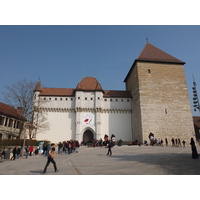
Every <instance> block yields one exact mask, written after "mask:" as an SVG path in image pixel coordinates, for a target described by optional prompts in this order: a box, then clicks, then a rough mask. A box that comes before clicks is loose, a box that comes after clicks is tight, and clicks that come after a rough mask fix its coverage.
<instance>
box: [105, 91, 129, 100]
mask: <svg viewBox="0 0 200 200" xmlns="http://www.w3.org/2000/svg"><path fill="white" fill-rule="evenodd" d="M104 92H105V93H104V95H103V97H105V98H106V97H107V98H111V97H116V98H131V97H132V96H131V93H130V92H129V91H119V90H104Z"/></svg>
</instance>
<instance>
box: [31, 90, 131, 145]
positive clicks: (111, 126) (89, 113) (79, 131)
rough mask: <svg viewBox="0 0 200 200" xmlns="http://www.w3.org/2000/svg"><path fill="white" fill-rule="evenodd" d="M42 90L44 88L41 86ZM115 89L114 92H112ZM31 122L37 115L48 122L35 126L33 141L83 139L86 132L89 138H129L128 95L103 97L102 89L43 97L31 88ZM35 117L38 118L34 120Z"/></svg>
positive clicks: (129, 106) (125, 139) (129, 112)
mask: <svg viewBox="0 0 200 200" xmlns="http://www.w3.org/2000/svg"><path fill="white" fill-rule="evenodd" d="M41 90H45V88H44V89H43V88H41ZM115 92H117V91H115ZM38 103H39V109H40V112H39V113H40V114H39V115H38V116H37V112H35V117H34V118H35V122H36V121H37V120H38V121H41V119H40V118H41V116H42V117H43V118H44V119H45V121H46V122H47V123H48V126H46V128H43V127H38V129H37V133H36V139H37V140H49V141H51V142H56V143H57V142H60V141H66V140H70V139H74V140H78V141H79V142H82V141H83V135H84V133H85V132H86V131H88V130H89V131H90V132H91V133H92V134H93V138H90V139H97V140H99V139H100V138H102V139H103V138H104V135H105V134H107V135H108V136H109V137H110V136H111V135H112V134H114V135H115V136H116V140H119V139H122V140H123V141H131V140H132V139H133V138H132V137H133V136H132V132H133V131H132V124H131V112H132V111H131V98H130V97H129V98H125V97H121V98H120V97H109V98H107V97H104V92H103V91H76V90H75V91H74V94H73V95H71V96H52V95H51V96H47V95H44V96H43V95H42V92H41V93H40V91H35V100H34V106H35V108H37V107H38ZM37 118H38V119H37Z"/></svg>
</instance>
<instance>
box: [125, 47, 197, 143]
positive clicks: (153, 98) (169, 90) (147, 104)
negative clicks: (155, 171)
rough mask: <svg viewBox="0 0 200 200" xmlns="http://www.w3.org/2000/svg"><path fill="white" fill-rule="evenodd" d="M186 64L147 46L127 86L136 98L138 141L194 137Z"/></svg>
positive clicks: (135, 129) (134, 122)
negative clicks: (151, 136) (151, 137)
mask: <svg viewBox="0 0 200 200" xmlns="http://www.w3.org/2000/svg"><path fill="white" fill-rule="evenodd" d="M184 64H185V62H183V61H181V60H178V59H177V58H175V57H173V56H171V55H169V54H167V53H165V52H164V51H162V50H160V49H158V48H157V47H155V46H153V45H151V44H149V43H146V45H145V47H144V49H143V50H142V52H141V53H140V55H139V57H138V58H137V59H136V60H135V61H134V63H133V65H132V67H131V69H130V71H129V72H128V74H127V76H126V78H125V80H124V82H125V83H126V89H127V90H128V91H130V92H131V94H132V101H133V102H132V106H133V107H132V109H133V116H132V123H133V129H134V133H133V134H134V139H137V140H139V141H140V142H143V141H144V140H147V141H149V134H150V132H152V133H153V134H154V137H155V138H157V139H163V140H164V139H165V138H167V139H168V142H169V144H171V139H172V138H174V139H175V138H180V139H181V141H182V140H185V141H186V145H188V144H189V143H190V138H191V137H192V136H193V135H194V126H193V120H192V113H191V107H190V102H189V96H188V90H187V86H186V79H185V74H184Z"/></svg>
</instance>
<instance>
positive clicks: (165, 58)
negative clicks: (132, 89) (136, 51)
mask: <svg viewBox="0 0 200 200" xmlns="http://www.w3.org/2000/svg"><path fill="white" fill-rule="evenodd" d="M139 61H143V62H157V63H158V62H159V63H171V64H182V65H184V64H185V62H183V61H181V60H179V59H177V58H175V57H173V56H171V55H169V54H168V53H166V52H164V51H162V50H160V49H159V48H157V47H155V46H153V45H152V44H150V43H146V45H145V47H144V49H143V50H142V52H141V53H140V55H139V56H138V58H137V59H136V60H135V61H134V63H133V65H132V66H131V69H130V70H129V72H128V74H127V76H126V78H125V79H124V82H126V80H127V78H128V77H129V75H130V73H131V71H132V69H133V68H134V67H135V63H136V62H139Z"/></svg>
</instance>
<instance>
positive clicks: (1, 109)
mask: <svg viewBox="0 0 200 200" xmlns="http://www.w3.org/2000/svg"><path fill="white" fill-rule="evenodd" d="M0 114H2V115H5V116H9V117H13V118H15V119H21V120H22V119H24V117H22V116H21V115H20V113H19V112H18V111H17V109H15V108H13V107H11V106H9V105H6V104H4V103H1V102H0Z"/></svg>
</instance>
